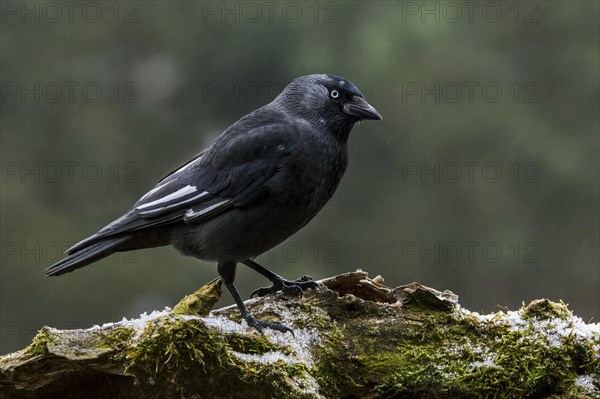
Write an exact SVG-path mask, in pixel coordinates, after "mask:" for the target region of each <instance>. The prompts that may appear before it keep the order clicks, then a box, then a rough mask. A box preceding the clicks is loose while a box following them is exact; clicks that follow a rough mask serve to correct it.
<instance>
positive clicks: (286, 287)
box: [250, 276, 319, 298]
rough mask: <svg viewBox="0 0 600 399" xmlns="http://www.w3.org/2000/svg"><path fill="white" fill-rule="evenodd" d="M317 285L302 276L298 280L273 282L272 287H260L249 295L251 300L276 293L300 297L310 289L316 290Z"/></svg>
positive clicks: (310, 278) (308, 277)
mask: <svg viewBox="0 0 600 399" xmlns="http://www.w3.org/2000/svg"><path fill="white" fill-rule="evenodd" d="M318 286H319V283H317V282H316V281H315V280H313V278H312V277H310V276H302V277H300V278H299V279H298V280H293V281H290V280H285V279H283V278H282V279H279V280H276V281H274V282H273V285H272V286H270V287H261V288H257V289H255V290H254V291H252V294H250V297H251V298H254V297H255V296H259V297H260V296H265V295H268V294H274V293H276V292H278V291H281V292H283V293H284V294H285V295H290V296H299V297H302V295H303V291H304V290H307V289H310V288H317V287H318Z"/></svg>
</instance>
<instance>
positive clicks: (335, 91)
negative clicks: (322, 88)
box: [330, 89, 340, 98]
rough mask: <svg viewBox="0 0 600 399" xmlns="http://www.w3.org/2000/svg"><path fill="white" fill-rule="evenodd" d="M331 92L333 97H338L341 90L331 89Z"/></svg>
mask: <svg viewBox="0 0 600 399" xmlns="http://www.w3.org/2000/svg"><path fill="white" fill-rule="evenodd" d="M330 94H331V98H338V97H339V96H340V92H339V91H337V90H335V89H333V90H331V93H330Z"/></svg>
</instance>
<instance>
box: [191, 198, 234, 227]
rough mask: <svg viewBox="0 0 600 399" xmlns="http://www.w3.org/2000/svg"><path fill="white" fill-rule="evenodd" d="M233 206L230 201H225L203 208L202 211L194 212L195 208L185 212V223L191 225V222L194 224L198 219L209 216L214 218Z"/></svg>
mask: <svg viewBox="0 0 600 399" xmlns="http://www.w3.org/2000/svg"><path fill="white" fill-rule="evenodd" d="M231 204H233V201H232V200H230V199H226V200H224V201H221V202H217V203H216V204H214V205H211V206H207V207H206V208H202V209H198V210H194V208H192V209H188V210H187V211H186V212H185V216H184V217H183V221H184V222H185V223H190V222H193V221H195V220H198V219H203V218H206V217H208V216H212V215H214V214H216V213H218V212H220V211H222V210H225V209H227V208H228V207H229V205H231Z"/></svg>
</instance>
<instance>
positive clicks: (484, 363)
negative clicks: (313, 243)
mask: <svg viewBox="0 0 600 399" xmlns="http://www.w3.org/2000/svg"><path fill="white" fill-rule="evenodd" d="M320 283H321V287H319V288H318V289H316V290H309V291H307V292H306V293H305V294H304V296H303V297H301V298H299V297H286V296H285V295H283V294H282V293H278V294H275V295H270V296H266V297H263V298H258V299H252V300H249V301H247V302H246V304H247V305H248V307H249V308H250V310H251V311H252V312H254V314H255V315H256V316H257V317H259V318H262V319H265V320H272V321H280V322H282V323H285V324H287V325H288V326H290V327H291V328H292V329H293V331H294V334H293V335H292V334H290V333H281V332H278V331H271V330H267V331H265V332H264V333H263V334H260V333H258V332H257V331H256V330H254V329H252V328H250V327H248V326H247V325H246V323H245V322H244V321H242V320H241V318H240V314H239V312H238V310H237V308H235V307H232V306H230V307H226V308H222V309H216V310H211V309H212V307H213V306H214V305H215V304H216V302H217V301H218V299H219V297H220V295H221V293H222V290H221V285H220V281H219V280H218V279H216V280H213V281H211V282H210V283H209V284H207V285H205V286H204V287H201V288H200V289H199V290H198V291H196V293H194V294H192V295H190V296H188V297H186V298H184V299H183V300H182V301H181V302H180V303H179V304H177V305H176V306H175V307H174V308H173V310H171V309H168V308H167V309H165V310H163V311H154V312H152V313H151V314H149V315H147V314H144V315H141V316H140V318H138V319H131V320H126V319H124V320H122V321H121V322H117V323H108V324H105V325H103V326H94V327H92V328H89V329H80V330H57V329H54V328H52V327H44V328H42V329H41V330H40V331H39V333H38V334H37V336H36V337H35V338H34V339H33V342H32V343H31V344H30V345H29V346H28V347H27V348H25V349H23V350H21V351H19V352H16V353H13V354H9V355H5V356H3V357H0V397H2V398H4V397H6V398H11V397H15V398H17V397H18V398H53V397H57V398H63V397H86V398H105V397H111V398H212V397H219V398H238V397H245V398H264V397H282V398H344V397H346V398H376V397H382V398H387V397H398V398H402V397H406V398H410V397H423V398H464V397H467V398H468V397H473V398H479V397H490V398H493V397H503V398H504V397H506V398H510V397H514V398H539V397H556V398H591V397H600V382H599V377H600V332H599V331H598V330H599V324H597V323H596V324H592V323H585V322H583V321H582V320H581V319H580V318H578V317H576V316H574V315H573V313H572V312H571V311H570V310H569V309H568V307H567V305H565V304H564V303H554V302H551V301H548V300H544V299H542V300H537V301H533V302H531V303H530V304H529V305H527V306H523V307H522V308H521V309H518V310H515V311H508V310H505V311H499V312H496V313H494V314H489V315H480V314H478V313H476V312H471V311H468V310H466V309H464V308H462V307H461V306H460V305H459V304H458V297H457V296H456V295H455V294H453V293H452V292H450V291H444V292H439V291H437V290H434V289H432V288H429V287H425V286H423V285H420V284H418V283H412V284H409V285H406V286H401V287H397V288H389V287H386V286H385V285H384V284H383V279H382V278H381V277H379V276H377V277H375V278H373V279H370V278H368V275H367V273H365V272H362V271H356V272H352V273H346V274H342V275H339V276H335V277H331V278H328V279H324V280H321V281H320Z"/></svg>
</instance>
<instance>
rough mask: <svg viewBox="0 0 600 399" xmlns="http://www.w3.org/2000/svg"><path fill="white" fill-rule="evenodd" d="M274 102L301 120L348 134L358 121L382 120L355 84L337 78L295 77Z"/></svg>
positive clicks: (324, 76)
mask: <svg viewBox="0 0 600 399" xmlns="http://www.w3.org/2000/svg"><path fill="white" fill-rule="evenodd" d="M275 101H276V102H278V103H279V104H281V105H282V106H283V107H284V108H286V110H288V111H290V112H292V113H294V114H296V115H297V116H299V117H302V118H304V119H307V120H309V121H310V122H312V123H317V124H319V125H325V126H327V127H329V128H331V129H333V130H334V131H337V130H340V131H341V132H340V133H345V134H346V135H347V133H349V132H350V129H352V126H354V124H355V123H356V122H358V121H361V120H364V119H383V118H382V117H381V115H380V114H379V112H378V111H377V110H376V109H375V108H374V107H373V106H371V105H370V104H369V103H368V102H367V101H366V100H365V98H364V96H363V94H362V93H361V92H360V90H358V88H357V87H356V86H355V85H354V84H353V83H352V82H350V81H349V80H347V79H345V78H342V77H340V76H336V75H306V76H301V77H299V78H296V79H294V80H293V81H292V82H291V83H290V84H289V85H287V86H286V88H285V89H284V90H283V91H282V92H281V94H280V95H279V96H278V97H277V99H276V100H275Z"/></svg>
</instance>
